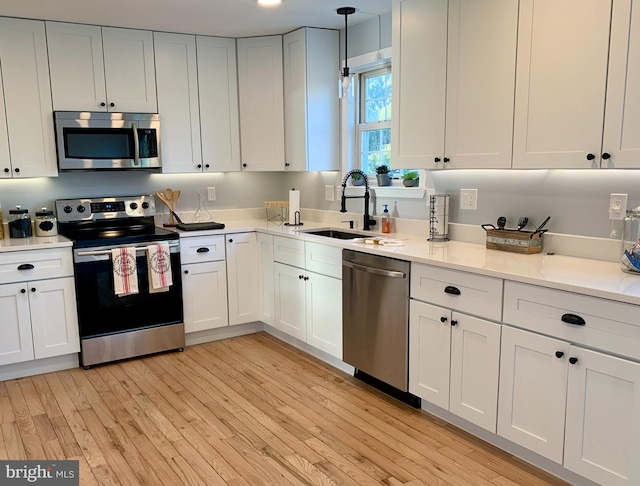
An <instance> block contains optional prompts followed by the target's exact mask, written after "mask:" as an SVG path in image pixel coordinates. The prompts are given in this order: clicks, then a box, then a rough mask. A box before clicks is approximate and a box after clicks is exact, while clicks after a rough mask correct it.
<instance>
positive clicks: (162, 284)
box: [147, 243, 173, 294]
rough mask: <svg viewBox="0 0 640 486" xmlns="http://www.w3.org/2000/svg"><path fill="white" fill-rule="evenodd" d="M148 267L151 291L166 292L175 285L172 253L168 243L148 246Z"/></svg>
mask: <svg viewBox="0 0 640 486" xmlns="http://www.w3.org/2000/svg"><path fill="white" fill-rule="evenodd" d="M147 268H148V269H149V293H151V294H153V293H155V292H166V291H168V290H169V286H171V285H173V276H172V274H171V254H170V253H169V245H168V244H167V243H159V244H154V245H148V246H147Z"/></svg>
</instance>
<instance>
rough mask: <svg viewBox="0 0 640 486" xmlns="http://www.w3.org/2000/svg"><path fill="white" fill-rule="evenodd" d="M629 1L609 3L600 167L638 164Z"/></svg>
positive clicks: (638, 28) (639, 53)
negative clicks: (606, 78) (610, 16)
mask: <svg viewBox="0 0 640 486" xmlns="http://www.w3.org/2000/svg"><path fill="white" fill-rule="evenodd" d="M633 3H634V2H633V1H632V0H616V1H615V2H614V4H613V18H612V20H611V47H610V54H609V78H608V81H607V106H606V111H605V118H604V137H603V143H602V152H603V153H602V156H601V157H602V159H603V160H602V162H601V165H602V167H603V168H626V167H640V137H639V136H638V134H639V133H640V10H639V9H638V8H634V9H632V8H631V5H632V4H633ZM635 6H636V7H637V6H638V4H637V2H635Z"/></svg>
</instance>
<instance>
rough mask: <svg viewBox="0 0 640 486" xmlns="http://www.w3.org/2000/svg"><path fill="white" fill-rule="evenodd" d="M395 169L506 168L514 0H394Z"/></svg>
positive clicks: (510, 118) (509, 138) (515, 20)
mask: <svg viewBox="0 0 640 486" xmlns="http://www.w3.org/2000/svg"><path fill="white" fill-rule="evenodd" d="M393 19H394V20H393V68H392V69H393V78H394V89H393V105H394V114H393V120H392V130H393V131H392V137H393V142H392V151H393V154H392V161H393V162H392V164H393V167H394V168H427V169H442V168H508V167H510V165H511V145H512V131H513V130H512V129H513V103H514V76H515V62H516V37H517V23H518V1H517V0H480V1H479V0H449V1H447V0H427V1H425V0H396V2H395V3H394V10H393Z"/></svg>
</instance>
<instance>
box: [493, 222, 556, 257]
mask: <svg viewBox="0 0 640 486" xmlns="http://www.w3.org/2000/svg"><path fill="white" fill-rule="evenodd" d="M482 228H483V229H484V230H485V231H486V232H487V243H486V246H487V249H489V250H502V251H510V252H513V253H523V254H525V255H530V254H533V253H540V252H541V251H542V235H543V234H544V233H546V231H547V230H546V229H545V230H539V231H518V230H509V229H498V228H496V227H495V226H493V225H492V224H483V225H482Z"/></svg>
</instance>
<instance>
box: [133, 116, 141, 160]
mask: <svg viewBox="0 0 640 486" xmlns="http://www.w3.org/2000/svg"><path fill="white" fill-rule="evenodd" d="M131 128H132V129H133V165H138V164H139V163H140V141H139V140H138V127H137V126H136V124H135V123H132V124H131Z"/></svg>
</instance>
